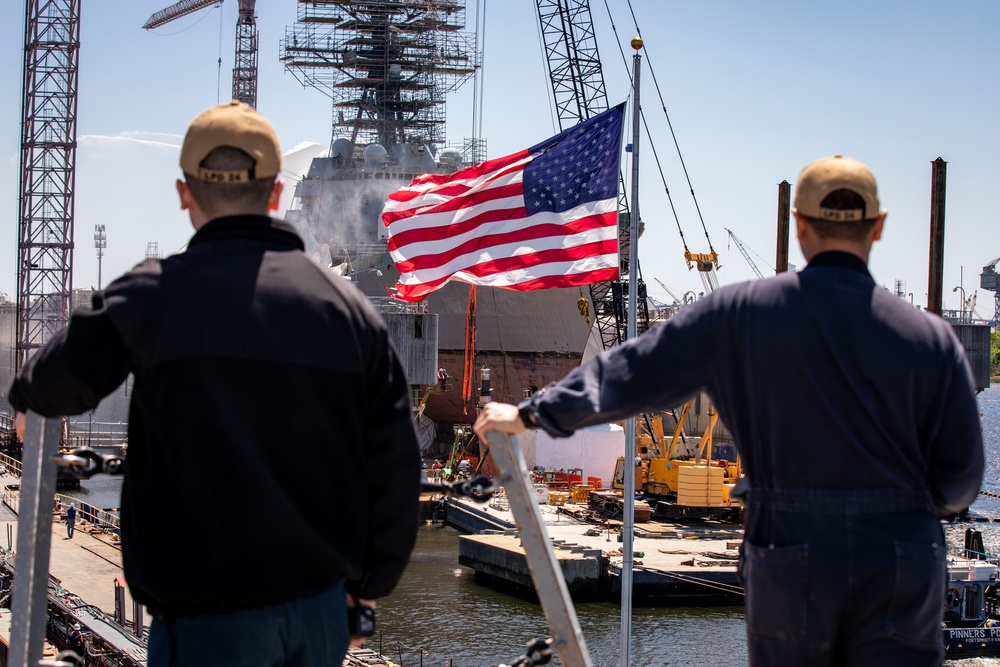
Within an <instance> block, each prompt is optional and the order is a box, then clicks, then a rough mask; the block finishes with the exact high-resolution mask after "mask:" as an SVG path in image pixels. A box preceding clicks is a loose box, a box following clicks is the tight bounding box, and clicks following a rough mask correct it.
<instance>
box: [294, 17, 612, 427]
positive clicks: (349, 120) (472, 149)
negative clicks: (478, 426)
mask: <svg viewBox="0 0 1000 667" xmlns="http://www.w3.org/2000/svg"><path fill="white" fill-rule="evenodd" d="M464 20H465V19H464V4H463V3H460V2H451V1H447V0H446V1H443V2H442V1H438V0H435V1H433V2H427V1H426V0H381V1H377V0H376V1H372V0H369V1H358V2H352V1H350V0H308V2H305V1H303V2H300V3H299V12H298V21H297V22H296V24H295V25H294V26H292V27H290V28H288V30H287V31H286V35H285V38H284V40H283V42H282V60H283V62H284V63H285V66H286V68H287V69H288V70H289V71H291V72H293V73H294V74H295V75H296V77H297V78H299V80H300V81H302V82H303V84H305V85H307V86H312V87H315V88H317V89H319V90H321V91H323V92H324V93H325V94H327V95H329V96H330V98H331V100H332V104H333V113H332V118H333V120H332V125H331V128H332V133H331V142H330V150H329V155H327V156H324V157H319V158H315V159H314V160H313V161H312V163H311V165H310V168H309V170H308V172H307V173H306V174H305V176H304V177H303V179H302V180H301V181H299V182H298V183H297V184H296V186H295V200H294V202H293V204H292V208H291V209H290V210H289V211H287V212H286V214H285V219H286V220H287V221H289V222H291V223H292V224H294V225H296V227H297V228H298V229H299V231H300V233H301V234H302V236H303V237H304V238H305V240H306V245H307V250H308V251H309V252H311V253H312V254H313V255H314V257H315V258H316V259H317V260H318V261H319V262H320V263H321V264H323V265H326V266H330V267H331V269H332V270H334V271H336V272H338V273H341V274H343V275H345V276H349V277H351V278H352V279H353V280H354V281H355V282H356V283H357V284H358V286H359V287H360V288H361V289H362V290H363V291H364V292H365V293H366V294H368V295H369V296H371V297H385V296H386V295H387V290H388V289H389V288H391V287H392V286H393V285H394V284H395V282H396V278H397V277H398V275H399V274H398V272H397V271H396V269H395V266H394V265H393V262H392V260H391V259H390V257H389V254H388V252H387V250H386V232H385V229H384V227H383V225H382V223H381V220H380V219H379V214H380V213H381V210H382V206H383V204H384V202H385V200H386V195H388V194H389V193H391V192H394V191H396V190H398V189H399V188H401V187H403V186H405V185H407V184H409V183H410V181H412V180H413V178H414V177H416V176H417V175H420V174H426V173H451V172H454V171H456V170H458V169H460V168H462V167H463V166H467V165H470V164H475V163H478V162H482V161H483V160H485V159H486V155H485V142H484V141H482V140H481V139H473V140H466V141H464V142H462V144H461V145H459V146H448V145H447V144H446V141H445V109H444V101H445V94H446V93H447V92H448V91H450V90H452V89H453V88H454V87H456V86H458V85H460V84H461V83H462V82H464V81H466V80H467V79H469V78H470V77H471V76H473V74H474V72H475V68H476V63H477V60H478V59H477V57H476V55H475V53H474V49H472V48H471V46H470V45H471V44H472V43H473V41H474V40H473V39H472V38H471V36H469V35H466V34H465V33H463V32H462V28H463V25H464ZM536 139H537V137H525V143H526V144H530V143H532V142H533V141H534V140H536ZM586 296H589V295H586V290H581V289H554V290H540V291H535V292H512V291H508V290H499V289H489V288H479V295H478V298H477V306H476V312H475V319H476V342H475V364H476V366H477V367H482V366H484V365H485V366H489V367H490V368H491V369H492V372H493V382H492V390H493V398H494V399H495V400H505V401H508V402H511V401H513V402H517V401H519V400H520V399H521V398H522V397H523V395H524V392H525V390H529V391H530V390H532V389H537V388H538V387H542V386H545V385H546V384H548V383H549V382H551V381H553V380H556V379H558V378H560V377H562V376H563V375H565V374H566V373H567V372H568V371H569V370H570V369H572V368H573V367H575V366H577V365H578V364H579V363H580V359H581V356H582V353H583V350H584V348H585V347H586V342H587V338H588V336H589V334H590V324H591V321H590V319H589V317H587V316H585V315H584V313H586V314H589V313H592V312H593V308H592V305H591V304H590V302H589V299H587V298H586ZM581 299H582V300H583V303H586V306H585V307H584V306H583V305H582V303H581ZM421 306H422V307H423V308H425V309H426V311H427V312H429V313H434V314H437V315H438V317H439V320H438V323H439V324H438V330H439V335H438V365H439V367H440V369H441V371H442V373H441V376H442V377H448V378H454V379H455V381H454V382H452V383H450V385H449V384H448V383H445V386H446V387H447V389H446V391H443V392H434V393H432V394H431V396H430V397H429V400H428V401H427V406H426V410H425V412H424V414H425V415H426V416H427V417H429V418H431V419H433V420H434V421H437V422H446V423H449V422H450V423H455V422H470V421H472V420H473V419H474V418H475V410H474V408H475V406H474V405H472V404H470V402H469V401H468V400H466V399H463V398H462V396H461V386H460V385H461V382H459V381H458V379H459V378H461V377H462V375H463V370H464V366H465V363H466V362H465V359H466V348H467V334H468V307H469V286H468V285H466V284H464V283H449V284H447V285H445V286H444V287H443V288H442V289H440V290H438V291H436V292H434V293H433V294H431V295H430V296H429V297H428V298H427V299H426V301H425V302H423V303H422V304H421ZM441 435H442V436H443V437H447V435H448V434H446V433H442V434H441Z"/></svg>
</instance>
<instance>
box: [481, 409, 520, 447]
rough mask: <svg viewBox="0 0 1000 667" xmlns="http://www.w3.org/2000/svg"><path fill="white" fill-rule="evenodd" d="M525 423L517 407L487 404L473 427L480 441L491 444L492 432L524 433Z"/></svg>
mask: <svg viewBox="0 0 1000 667" xmlns="http://www.w3.org/2000/svg"><path fill="white" fill-rule="evenodd" d="M525 428H526V427H525V425H524V422H523V421H521V417H520V415H519V414H518V411H517V406H516V405H510V404H508V403H487V404H486V405H485V406H483V410H482V412H480V413H479V417H478V418H477V419H476V423H475V424H473V425H472V430H473V431H475V432H476V435H478V436H479V439H480V440H482V441H483V442H486V443H489V438H487V434H488V433H489V432H490V431H499V432H501V433H523V432H524V430H525Z"/></svg>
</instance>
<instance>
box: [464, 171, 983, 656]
mask: <svg viewBox="0 0 1000 667" xmlns="http://www.w3.org/2000/svg"><path fill="white" fill-rule="evenodd" d="M794 215H795V223H796V233H797V237H798V241H799V244H800V247H801V249H802V254H803V255H804V257H805V259H806V260H807V262H808V266H806V268H805V269H804V270H802V271H801V272H799V273H786V274H782V275H780V276H777V277H774V278H770V279H767V280H761V281H755V282H749V283H743V284H738V285H732V286H727V287H724V288H721V289H719V290H717V291H715V292H714V293H712V294H710V295H709V296H707V297H706V298H704V299H702V300H700V301H698V302H697V303H694V304H692V305H689V306H686V307H685V308H683V309H682V310H681V311H680V312H679V313H678V314H677V315H675V316H674V317H673V318H671V319H670V320H669V321H667V322H665V323H663V324H660V325H658V326H656V327H654V328H653V329H652V330H651V331H649V332H648V333H647V334H644V335H642V336H640V337H638V338H635V339H632V340H630V341H628V342H626V343H625V344H623V345H621V346H619V347H617V348H614V349H612V350H610V351H607V352H605V353H603V354H602V355H599V356H598V357H596V358H595V359H593V360H591V361H590V362H588V363H586V364H583V365H582V366H580V367H579V368H577V369H576V370H574V371H572V372H571V373H570V374H569V375H568V376H567V377H565V378H564V379H563V380H561V381H559V382H556V383H553V384H551V385H549V386H548V387H546V388H545V389H543V390H542V391H540V392H538V393H536V394H535V395H534V396H532V397H531V398H530V399H527V400H526V401H524V402H523V403H522V404H521V405H520V406H512V405H504V404H499V403H491V404H489V405H487V406H486V407H485V408H484V410H483V412H482V414H481V415H480V417H479V418H478V420H477V422H476V424H475V426H474V429H475V431H476V432H477V433H478V434H479V435H480V436H481V437H483V438H486V439H488V438H489V437H490V432H491V431H501V432H508V433H518V432H520V431H522V430H524V429H525V428H535V427H537V428H541V429H544V430H545V431H547V432H548V433H550V434H551V435H554V436H568V435H570V434H572V433H573V431H575V430H576V429H579V428H582V427H585V426H590V425H592V424H597V423H601V422H607V421H612V420H618V419H623V418H625V417H627V416H629V415H634V414H637V413H641V412H646V411H653V410H662V409H666V408H670V407H672V406H676V405H679V404H680V403H682V402H683V401H684V400H686V399H687V398H688V397H690V396H692V395H693V394H694V393H696V392H698V391H699V390H705V391H707V393H708V394H709V396H710V397H711V399H712V400H713V401H714V402H715V403H716V405H717V406H718V409H719V414H720V416H721V417H722V419H724V420H725V422H726V424H727V425H728V426H729V428H730V429H731V431H732V433H733V435H734V438H735V440H736V444H737V447H738V448H739V452H740V454H741V456H742V459H743V462H744V468H745V471H746V481H747V482H748V483H749V490H748V491H747V493H746V496H745V499H746V503H747V510H746V520H745V539H744V542H743V546H742V553H741V570H740V571H741V575H742V579H743V582H744V585H745V588H746V620H747V640H748V652H749V657H750V663H751V664H752V665H757V666H762V665H782V666H783V667H791V666H793V665H803V666H805V665H808V666H809V667H821V666H823V665H851V666H871V667H875V666H878V667H886V666H887V665H899V666H901V667H902V666H904V665H905V666H906V667H913V666H916V665H939V664H940V663H941V662H942V660H943V658H944V648H943V644H942V638H941V620H942V612H943V601H944V585H945V544H944V536H943V533H942V528H941V523H940V519H941V518H943V517H950V516H953V515H955V514H956V513H958V512H960V511H962V510H964V509H965V508H967V507H968V506H969V505H970V504H971V503H972V501H973V500H974V499H975V498H976V495H977V492H978V490H979V485H980V483H981V481H982V473H983V446H982V431H981V425H980V421H979V416H978V409H977V405H976V399H975V389H974V383H973V379H972V374H971V371H970V369H969V364H968V362H967V360H966V355H965V351H964V350H963V348H962V345H961V344H960V343H959V341H958V339H957V338H956V336H955V335H954V333H953V332H952V330H951V327H950V325H949V324H947V323H946V322H944V321H943V320H941V319H940V318H939V317H938V316H936V315H933V314H930V313H927V312H922V311H920V310H918V309H916V308H913V307H912V306H911V305H910V304H909V303H908V302H906V301H904V300H902V299H899V298H897V297H895V296H894V295H893V294H891V293H890V292H889V291H887V290H886V289H884V288H882V287H880V286H879V285H878V284H877V283H876V282H875V281H874V280H873V278H872V276H871V275H870V273H869V271H868V267H867V262H868V258H869V255H870V252H871V249H872V245H873V244H874V243H875V242H876V241H879V240H881V238H882V232H883V228H884V225H885V220H886V212H885V211H884V210H881V209H880V207H879V198H878V191H877V186H876V182H875V178H874V176H873V175H872V173H871V171H870V170H869V169H868V168H867V167H866V166H865V165H864V164H862V163H860V162H858V161H856V160H853V159H851V158H848V157H843V156H839V155H837V156H833V157H830V158H825V159H822V160H818V161H816V162H814V163H812V164H810V165H808V166H807V167H806V168H805V169H804V170H803V171H802V173H801V174H800V176H799V180H798V183H797V185H796V195H795V209H794Z"/></svg>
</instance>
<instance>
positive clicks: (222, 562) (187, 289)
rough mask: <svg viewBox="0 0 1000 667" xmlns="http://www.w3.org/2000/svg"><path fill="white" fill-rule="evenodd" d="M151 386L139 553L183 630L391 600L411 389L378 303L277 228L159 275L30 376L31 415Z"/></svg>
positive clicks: (172, 263) (155, 271)
mask: <svg viewBox="0 0 1000 667" xmlns="http://www.w3.org/2000/svg"><path fill="white" fill-rule="evenodd" d="M130 371H131V372H132V373H134V375H135V386H134V389H133V394H132V400H131V406H130V413H129V447H128V455H127V460H126V464H125V483H124V486H123V489H122V554H123V561H124V567H125V576H126V578H127V580H128V583H129V587H130V588H131V590H132V593H133V595H134V597H135V599H137V600H139V601H140V602H142V603H143V604H146V605H147V606H148V607H150V609H151V610H153V611H154V612H155V613H159V614H161V615H164V616H171V615H172V616H191V615H196V614H199V613H206V612H225V611H230V610H237V609H243V608H248V607H255V606H263V605H268V604H274V603H280V602H286V601H289V600H292V599H296V598H300V597H304V596H309V595H312V594H315V593H318V592H320V591H322V590H325V589H326V588H329V587H330V586H331V585H332V584H333V583H335V582H336V581H338V580H339V579H341V578H346V579H347V580H348V589H349V590H352V591H353V592H355V593H357V594H360V595H361V596H362V597H366V598H375V597H381V596H384V595H387V594H388V593H389V592H390V591H391V590H392V588H393V587H394V586H395V584H396V582H397V581H398V580H399V577H400V576H401V574H402V572H403V569H404V567H405V564H406V562H407V560H408V557H409V554H410V550H411V548H412V545H413V543H414V540H415V538H416V530H417V525H418V507H417V502H418V495H419V491H420V477H419V475H420V460H419V450H418V445H417V440H416V436H415V433H414V430H413V426H412V421H411V415H410V405H409V390H408V384H407V381H406V378H405V376H404V373H403V369H402V367H401V366H400V363H399V360H398V359H397V356H396V352H395V351H394V349H393V347H392V345H391V343H390V341H389V339H388V334H387V332H386V328H385V325H384V323H383V322H382V320H381V318H380V317H379V316H378V314H377V313H376V312H375V311H374V310H373V309H372V307H371V305H370V304H369V303H368V302H367V300H366V299H365V298H364V297H363V296H362V295H361V293H360V292H359V291H358V290H356V289H355V288H354V286H352V285H350V284H349V283H347V282H346V281H342V280H340V279H337V278H331V277H330V276H329V275H328V274H327V273H326V272H324V271H323V270H322V269H321V268H320V267H319V266H317V265H316V264H315V263H313V262H312V261H311V260H310V259H309V258H308V257H306V255H305V254H304V253H303V252H302V241H301V240H300V239H299V237H298V235H296V234H295V231H294V230H293V228H292V227H291V226H289V225H286V224H285V223H283V222H279V221H274V220H270V219H269V218H266V217H263V216H233V217H228V218H220V219H217V220H213V221H211V222H209V223H208V224H206V225H205V226H204V227H202V228H201V229H200V230H199V231H198V232H197V233H195V235H194V236H193V237H192V238H191V241H190V243H189V245H188V249H187V250H186V251H185V252H183V253H180V254H178V255H174V256H172V257H168V258H166V259H164V260H147V261H146V262H143V263H142V264H140V265H139V266H137V267H136V268H135V269H133V270H132V271H131V272H129V273H127V274H126V275H124V276H123V277H121V278H119V279H118V280H116V281H115V282H114V283H112V284H111V285H109V286H108V288H107V290H105V292H104V295H103V297H102V296H101V295H100V294H98V295H96V296H95V298H94V303H93V307H92V308H80V309H77V310H76V311H75V312H74V313H73V315H72V319H71V321H70V325H69V327H67V328H66V329H64V330H63V331H62V332H60V333H59V334H58V335H57V336H56V337H55V338H54V340H53V341H52V342H51V343H50V344H49V345H47V346H46V347H45V348H43V349H42V350H40V351H39V352H38V353H37V354H36V355H35V356H34V357H33V358H32V359H30V360H29V361H28V363H27V364H26V365H25V366H24V368H23V369H22V370H21V373H20V374H19V376H18V378H17V379H16V380H15V382H14V385H13V387H12V389H11V392H10V402H11V404H12V405H13V406H14V408H16V409H17V410H20V411H24V410H26V409H28V408H30V409H31V410H34V411H35V412H38V413H40V414H42V415H45V416H56V415H65V414H79V413H81V412H84V411H86V410H89V409H92V408H93V407H95V406H96V405H97V403H98V402H99V401H100V399H101V398H102V397H103V396H105V395H107V394H109V393H110V392H112V391H113V390H114V389H115V388H116V387H118V386H119V385H120V384H121V383H122V381H123V380H124V379H125V377H126V375H127V373H129V372H130Z"/></svg>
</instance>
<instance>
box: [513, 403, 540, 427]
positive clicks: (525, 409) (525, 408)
mask: <svg viewBox="0 0 1000 667" xmlns="http://www.w3.org/2000/svg"><path fill="white" fill-rule="evenodd" d="M517 416H518V417H520V418H521V421H522V422H523V423H524V426H525V428H530V429H536V428H538V422H537V421H536V420H535V413H534V412H532V410H531V399H530V398H526V399H524V400H523V401H521V402H520V403H518V404H517Z"/></svg>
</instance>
